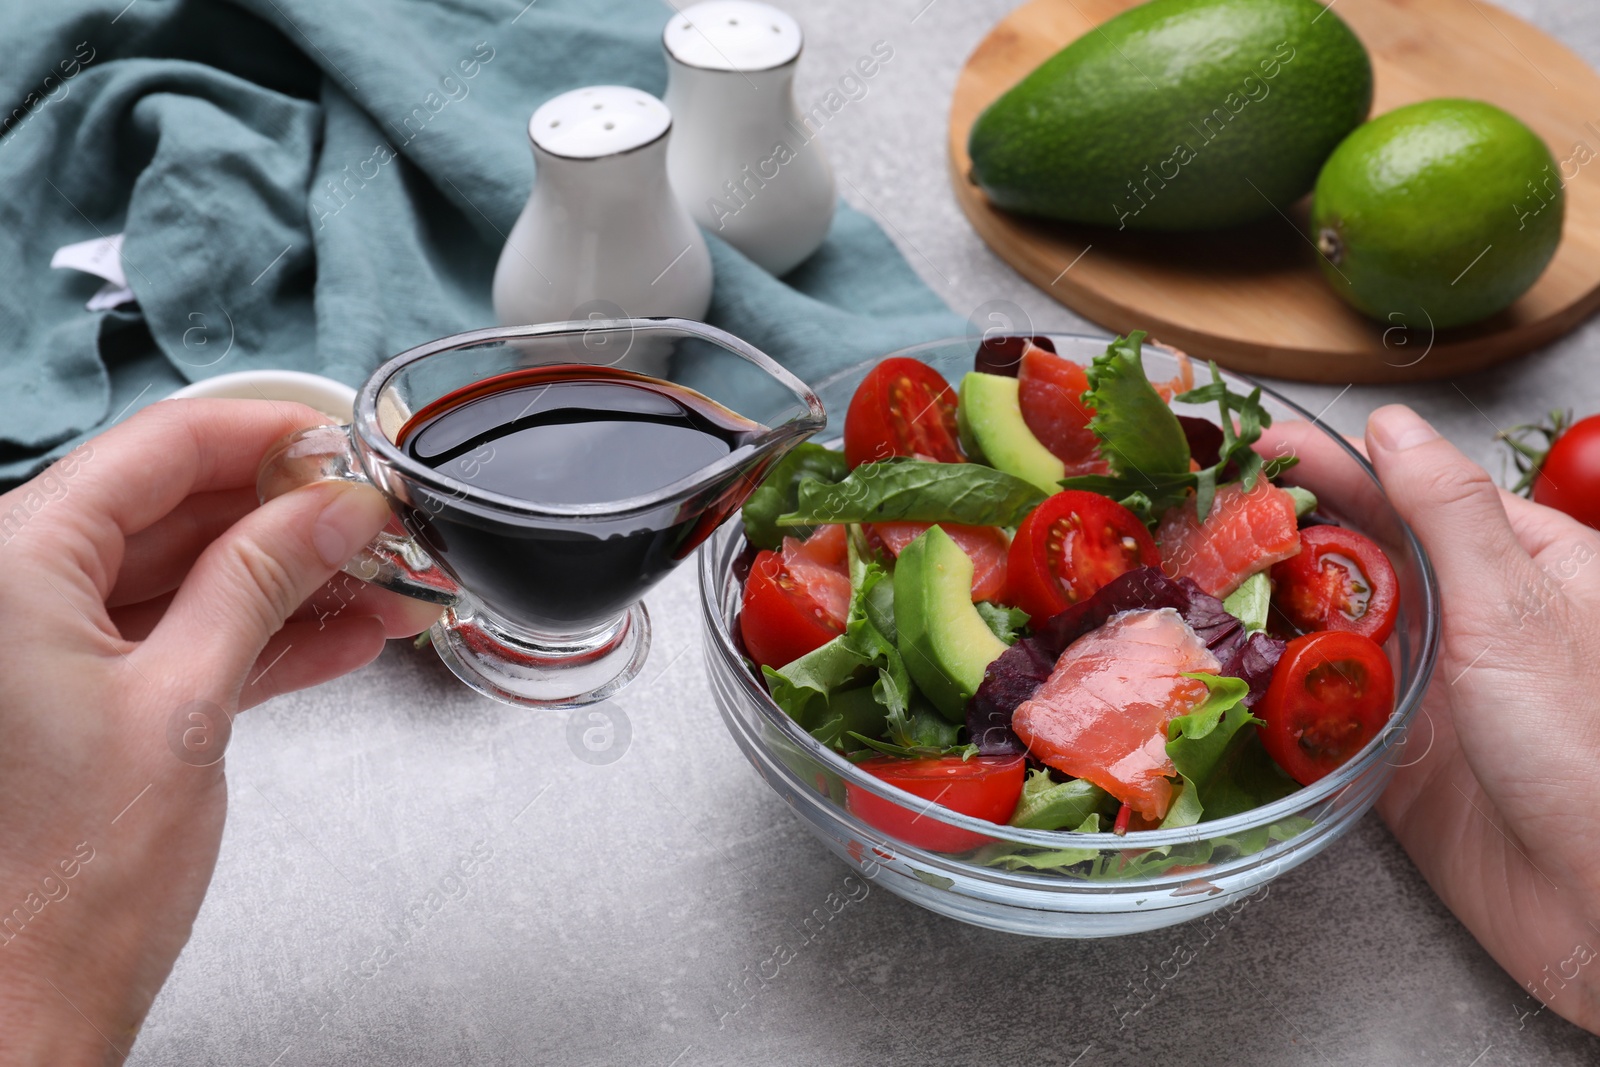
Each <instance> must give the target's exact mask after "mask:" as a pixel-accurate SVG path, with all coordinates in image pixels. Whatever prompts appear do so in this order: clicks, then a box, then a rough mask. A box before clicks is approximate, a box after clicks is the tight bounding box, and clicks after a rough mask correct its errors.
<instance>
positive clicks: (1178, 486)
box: [1061, 330, 1296, 523]
mask: <svg viewBox="0 0 1600 1067" xmlns="http://www.w3.org/2000/svg"><path fill="white" fill-rule="evenodd" d="M1143 340H1144V334H1143V333H1141V332H1139V331H1137V330H1135V331H1134V332H1133V333H1130V334H1129V335H1128V336H1127V337H1119V338H1117V339H1116V340H1115V341H1112V342H1111V344H1110V346H1108V347H1107V348H1106V351H1105V352H1104V354H1102V355H1099V356H1096V357H1095V360H1094V363H1093V365H1092V366H1091V367H1090V368H1089V372H1088V373H1089V384H1090V389H1089V392H1087V393H1085V394H1084V402H1085V403H1088V404H1093V405H1094V407H1095V415H1094V418H1093V419H1091V420H1090V422H1089V428H1090V429H1092V430H1093V431H1094V432H1095V435H1096V436H1097V437H1099V438H1100V455H1101V456H1102V457H1103V458H1104V459H1105V461H1106V463H1107V465H1109V466H1110V467H1111V474H1109V475H1104V474H1085V475H1079V476H1076V477H1072V478H1066V479H1063V480H1062V482H1061V484H1062V485H1063V486H1065V487H1066V488H1068V489H1086V490H1089V491H1090V492H1095V493H1100V494H1102V495H1103V496H1109V497H1110V498H1111V499H1113V500H1117V501H1121V502H1122V504H1123V505H1124V506H1125V507H1127V508H1128V509H1129V510H1131V511H1133V512H1134V513H1135V514H1137V515H1138V516H1139V517H1140V518H1142V519H1144V520H1145V521H1146V522H1150V523H1153V522H1155V521H1156V520H1157V519H1159V518H1160V517H1161V514H1162V513H1163V512H1164V511H1166V510H1167V509H1168V508H1171V507H1175V506H1177V505H1178V504H1181V503H1183V501H1184V500H1185V499H1186V498H1187V496H1188V492H1189V490H1191V489H1192V490H1194V496H1195V511H1196V513H1197V514H1198V516H1199V518H1200V520H1201V521H1202V522H1203V521H1205V518H1206V516H1207V515H1209V514H1210V513H1211V504H1212V502H1213V501H1214V500H1215V499H1216V494H1217V486H1218V484H1219V483H1220V482H1221V480H1222V478H1223V475H1224V474H1225V473H1233V474H1234V475H1235V476H1236V477H1237V478H1238V480H1239V482H1240V484H1241V485H1242V486H1243V487H1244V488H1245V490H1246V491H1248V490H1250V489H1252V488H1254V487H1255V484H1256V482H1257V480H1259V479H1260V478H1262V477H1266V478H1273V477H1276V476H1277V475H1278V474H1280V473H1282V472H1283V471H1285V470H1288V469H1289V468H1290V467H1292V466H1293V465H1294V464H1295V462H1296V460H1295V458H1294V457H1293V456H1282V457H1277V458H1274V459H1271V460H1263V459H1262V457H1261V456H1260V454H1258V453H1257V452H1256V451H1255V449H1254V448H1252V447H1251V446H1252V445H1254V444H1255V443H1256V442H1257V441H1258V440H1260V439H1261V431H1262V430H1263V429H1265V428H1266V427H1268V426H1271V425H1272V416H1271V414H1269V413H1268V411H1267V409H1266V408H1264V407H1262V405H1261V390H1260V388H1256V389H1253V390H1252V391H1251V392H1250V393H1249V395H1248V396H1246V395H1242V394H1239V393H1235V392H1233V391H1232V390H1230V389H1229V388H1228V386H1227V383H1225V382H1223V381H1222V380H1221V372H1220V371H1218V369H1217V365H1216V364H1215V363H1213V364H1211V377H1212V381H1211V382H1210V384H1208V385H1203V386H1200V387H1199V388H1198V389H1191V390H1189V391H1188V392H1187V393H1183V394H1181V395H1180V396H1177V397H1175V398H1174V399H1175V400H1178V401H1181V402H1183V403H1186V404H1205V403H1215V404H1216V405H1217V407H1218V411H1219V419H1218V423H1217V425H1218V426H1219V427H1220V428H1221V430H1222V447H1221V449H1220V450H1219V457H1218V459H1217V462H1216V463H1215V464H1213V465H1212V466H1210V467H1203V468H1201V469H1200V470H1198V471H1191V470H1189V445H1188V441H1187V439H1186V438H1185V437H1184V435H1183V426H1182V424H1181V423H1179V422H1178V418H1177V416H1176V415H1174V414H1173V413H1172V409H1171V408H1170V407H1168V406H1167V404H1166V402H1165V401H1163V400H1162V399H1161V396H1160V394H1159V393H1157V392H1156V391H1155V387H1154V386H1152V385H1151V384H1150V382H1149V380H1148V379H1147V378H1146V377H1145V373H1144V364H1143V362H1142V359H1141V355H1140V347H1141V343H1142V342H1143Z"/></svg>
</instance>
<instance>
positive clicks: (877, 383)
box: [844, 356, 964, 467]
mask: <svg viewBox="0 0 1600 1067" xmlns="http://www.w3.org/2000/svg"><path fill="white" fill-rule="evenodd" d="M959 441H960V435H959V433H958V431H957V429H956V393H955V390H954V389H951V388H950V383H949V382H947V381H945V380H944V377H943V376H942V375H940V373H939V372H938V371H936V370H934V369H933V368H932V367H930V366H928V365H927V364H926V363H922V362H920V361H918V360H915V359H910V358H907V357H905V356H897V357H895V358H894V359H886V360H884V361H883V362H882V363H880V364H878V365H877V366H876V367H874V368H872V372H871V373H870V374H868V375H867V377H866V379H865V380H863V381H862V383H861V385H860V387H859V388H857V389H856V394H855V396H853V397H851V398H850V408H849V410H848V411H846V412H845V415H844V458H845V462H846V463H848V464H850V466H852V467H856V466H859V465H860V464H862V463H870V462H872V461H873V460H879V459H888V458H890V457H891V456H916V457H917V458H919V459H931V460H937V461H938V462H940V463H960V462H962V460H963V458H964V457H963V456H962V455H961V446H960V444H959Z"/></svg>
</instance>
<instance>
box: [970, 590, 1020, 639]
mask: <svg viewBox="0 0 1600 1067" xmlns="http://www.w3.org/2000/svg"><path fill="white" fill-rule="evenodd" d="M973 607H975V608H977V609H978V614H979V615H980V616H982V617H983V624H984V625H985V626H987V627H988V628H989V632H990V633H992V634H994V635H995V636H996V637H998V638H999V639H1000V640H1002V641H1004V642H1005V643H1006V644H1008V645H1013V644H1016V642H1017V635H1018V634H1019V633H1020V632H1021V630H1022V628H1023V627H1024V626H1026V625H1028V618H1029V616H1028V613H1027V612H1026V611H1023V610H1022V609H1021V608H1008V607H1005V606H1004V605H1001V604H991V603H989V602H988V601H987V600H980V601H978V602H977V603H976V604H974V605H973Z"/></svg>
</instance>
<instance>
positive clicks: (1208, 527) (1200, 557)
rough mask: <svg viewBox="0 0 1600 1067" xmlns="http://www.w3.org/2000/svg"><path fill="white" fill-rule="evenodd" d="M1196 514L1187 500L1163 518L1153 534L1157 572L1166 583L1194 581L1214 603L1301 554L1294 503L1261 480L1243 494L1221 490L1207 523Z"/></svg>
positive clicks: (1235, 487) (1233, 485) (1235, 488)
mask: <svg viewBox="0 0 1600 1067" xmlns="http://www.w3.org/2000/svg"><path fill="white" fill-rule="evenodd" d="M1195 514H1196V512H1195V506H1194V498H1193V497H1190V498H1189V499H1188V500H1187V501H1185V502H1184V504H1183V506H1182V507H1176V508H1173V509H1172V510H1171V511H1169V512H1167V514H1166V516H1165V517H1163V518H1162V520H1161V525H1160V527H1158V528H1157V530H1156V541H1157V542H1158V543H1159V544H1160V546H1161V569H1162V570H1163V571H1165V572H1166V575H1167V577H1169V578H1192V579H1194V583H1195V584H1196V585H1198V586H1199V587H1200V588H1201V589H1204V590H1205V591H1206V592H1208V593H1210V594H1211V595H1212V596H1214V597H1225V596H1227V595H1228V594H1229V593H1231V592H1233V591H1234V590H1235V589H1237V588H1239V584H1240V583H1241V582H1243V581H1244V580H1245V579H1246V578H1248V577H1250V576H1251V575H1252V574H1255V573H1256V572H1257V571H1264V570H1266V569H1267V568H1268V567H1270V566H1272V565H1273V564H1274V563H1277V562H1279V561H1280V560H1285V559H1288V558H1289V557H1290V556H1293V555H1294V554H1295V553H1297V552H1299V551H1300V527H1299V524H1298V523H1297V522H1296V521H1295V516H1294V498H1293V497H1291V496H1290V495H1289V494H1288V493H1285V492H1284V491H1283V490H1282V489H1279V488H1278V487H1277V486H1275V485H1273V484H1271V483H1270V482H1268V481H1267V480H1266V479H1265V478H1262V479H1261V480H1260V481H1258V482H1256V487H1255V488H1254V489H1252V490H1250V492H1248V493H1246V492H1245V491H1244V490H1243V489H1241V488H1239V483H1238V482H1230V483H1229V484H1227V485H1224V486H1220V487H1219V488H1218V489H1217V496H1216V499H1215V500H1214V501H1212V503H1211V512H1210V514H1208V515H1207V516H1206V521H1205V522H1203V523H1202V522H1200V521H1199V520H1198V519H1197V518H1195Z"/></svg>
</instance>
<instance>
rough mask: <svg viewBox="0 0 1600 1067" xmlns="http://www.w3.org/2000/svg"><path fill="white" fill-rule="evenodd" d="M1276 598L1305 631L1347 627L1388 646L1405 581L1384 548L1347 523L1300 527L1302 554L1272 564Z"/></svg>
mask: <svg viewBox="0 0 1600 1067" xmlns="http://www.w3.org/2000/svg"><path fill="white" fill-rule="evenodd" d="M1272 580H1273V582H1274V584H1275V585H1276V588H1275V589H1274V590H1273V593H1272V599H1273V602H1274V604H1276V606H1277V608H1278V610H1279V611H1281V612H1283V614H1284V616H1285V617H1286V618H1287V619H1288V620H1289V621H1290V622H1291V623H1293V624H1294V625H1295V626H1297V627H1298V628H1299V629H1301V630H1302V631H1305V632H1308V633H1309V632H1311V631H1314V630H1346V631H1349V632H1350V633H1354V634H1361V635H1362V636H1363V637H1370V638H1372V640H1373V641H1375V642H1377V643H1378V644H1380V645H1381V644H1383V643H1384V642H1385V641H1387V640H1388V639H1389V635H1390V634H1391V633H1393V632H1394V620H1395V615H1396V614H1398V612H1399V610H1400V583H1399V582H1398V581H1397V580H1396V579H1395V576H1394V568H1393V567H1392V566H1390V565H1389V557H1388V556H1386V555H1384V553H1383V549H1381V548H1379V547H1378V546H1377V545H1375V544H1373V543H1372V541H1371V540H1370V539H1369V538H1367V537H1364V536H1362V535H1361V534H1358V533H1356V532H1355V531H1354V530H1347V529H1345V528H1344V527H1342V526H1311V527H1308V528H1306V529H1304V530H1301V531H1300V552H1299V554H1298V555H1294V556H1290V557H1289V558H1288V559H1286V560H1284V561H1283V562H1282V563H1278V564H1276V565H1274V566H1273V568H1272Z"/></svg>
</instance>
